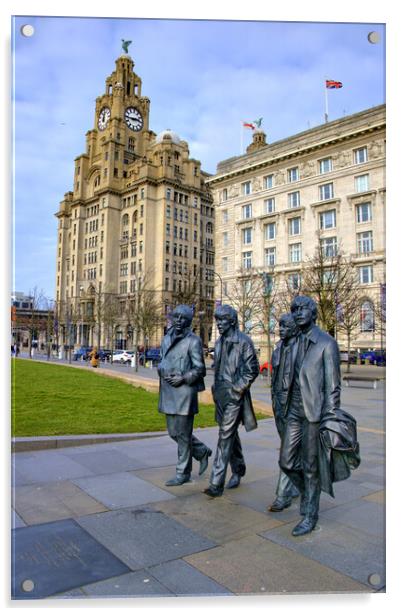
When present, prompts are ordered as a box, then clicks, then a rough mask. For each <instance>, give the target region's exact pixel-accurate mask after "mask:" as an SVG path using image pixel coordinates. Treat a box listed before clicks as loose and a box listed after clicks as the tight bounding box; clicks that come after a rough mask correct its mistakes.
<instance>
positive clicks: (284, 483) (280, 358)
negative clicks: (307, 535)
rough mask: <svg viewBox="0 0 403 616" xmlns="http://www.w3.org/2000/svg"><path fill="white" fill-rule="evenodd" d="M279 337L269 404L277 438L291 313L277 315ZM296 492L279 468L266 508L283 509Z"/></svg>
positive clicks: (285, 392) (292, 336) (286, 386)
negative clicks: (270, 498)
mask: <svg viewBox="0 0 403 616" xmlns="http://www.w3.org/2000/svg"><path fill="white" fill-rule="evenodd" d="M279 331H280V341H279V342H278V344H277V346H276V348H275V349H274V351H273V355H272V357H271V365H272V378H271V389H272V395H271V398H272V407H273V413H274V419H275V422H276V427H277V431H278V433H279V436H280V439H281V438H282V436H283V433H284V425H285V409H286V407H287V400H288V396H289V393H290V387H291V382H292V378H291V357H292V349H293V345H294V344H295V341H296V339H297V338H296V336H297V333H298V326H297V324H296V323H295V321H294V318H293V316H292V314H291V313H286V314H282V315H281V317H280V319H279ZM297 496H299V492H298V490H297V488H296V487H295V486H294V484H293V483H292V481H291V479H290V478H289V477H288V475H286V474H285V473H284V471H282V470H281V469H280V473H279V477H278V482H277V488H276V498H275V500H274V502H273V503H272V504H271V505H270V506H269V507H268V509H269V511H276V512H278V511H283V510H284V509H287V508H288V507H290V505H291V503H292V499H293V498H295V497H297Z"/></svg>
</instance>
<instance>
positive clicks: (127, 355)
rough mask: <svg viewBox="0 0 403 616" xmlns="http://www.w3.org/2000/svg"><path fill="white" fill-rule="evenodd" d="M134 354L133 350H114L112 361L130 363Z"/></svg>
mask: <svg viewBox="0 0 403 616" xmlns="http://www.w3.org/2000/svg"><path fill="white" fill-rule="evenodd" d="M133 355H134V353H133V351H114V352H113V357H112V362H119V363H120V364H130V362H131V361H132V358H133Z"/></svg>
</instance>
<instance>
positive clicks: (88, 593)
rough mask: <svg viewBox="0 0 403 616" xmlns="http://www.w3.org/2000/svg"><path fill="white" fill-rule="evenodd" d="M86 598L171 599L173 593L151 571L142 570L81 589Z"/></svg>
mask: <svg viewBox="0 0 403 616" xmlns="http://www.w3.org/2000/svg"><path fill="white" fill-rule="evenodd" d="M81 590H82V592H83V594H84V596H85V597H88V598H94V597H104V598H108V597H115V598H116V597H122V598H127V597H169V596H172V595H173V594H174V593H172V592H171V591H170V590H169V589H168V588H167V587H166V586H165V585H163V584H161V582H160V581H158V580H157V579H156V578H155V577H154V576H153V575H151V574H150V572H149V571H145V570H141V571H134V572H131V573H126V574H125V575H120V576H119V577H115V578H110V579H109V580H103V581H101V582H96V583H95V584H89V585H86V586H83V587H82V588H81Z"/></svg>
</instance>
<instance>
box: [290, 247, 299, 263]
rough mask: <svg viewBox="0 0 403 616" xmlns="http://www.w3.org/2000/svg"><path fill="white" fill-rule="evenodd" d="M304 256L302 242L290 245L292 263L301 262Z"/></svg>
mask: <svg viewBox="0 0 403 616" xmlns="http://www.w3.org/2000/svg"><path fill="white" fill-rule="evenodd" d="M301 256H302V244H301V243H300V242H299V243H298V244H290V246H289V259H290V262H291V263H300V261H301Z"/></svg>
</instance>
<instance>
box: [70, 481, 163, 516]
mask: <svg viewBox="0 0 403 616" xmlns="http://www.w3.org/2000/svg"><path fill="white" fill-rule="evenodd" d="M74 483H75V485H77V486H78V487H79V488H81V489H82V490H84V491H85V492H87V494H89V495H90V496H92V497H93V498H95V499H96V500H97V501H99V502H100V503H102V504H103V505H105V507H107V508H108V509H119V508H121V507H135V506H136V505H142V504H144V503H153V502H155V501H160V500H164V499H169V498H175V497H174V496H173V495H172V494H169V492H167V491H166V490H161V489H160V488H157V487H156V486H153V485H152V484H150V483H149V482H147V481H143V480H142V479H139V477H136V476H135V475H133V474H132V473H111V474H109V475H98V476H97V477H85V478H82V479H75V480H74Z"/></svg>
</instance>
